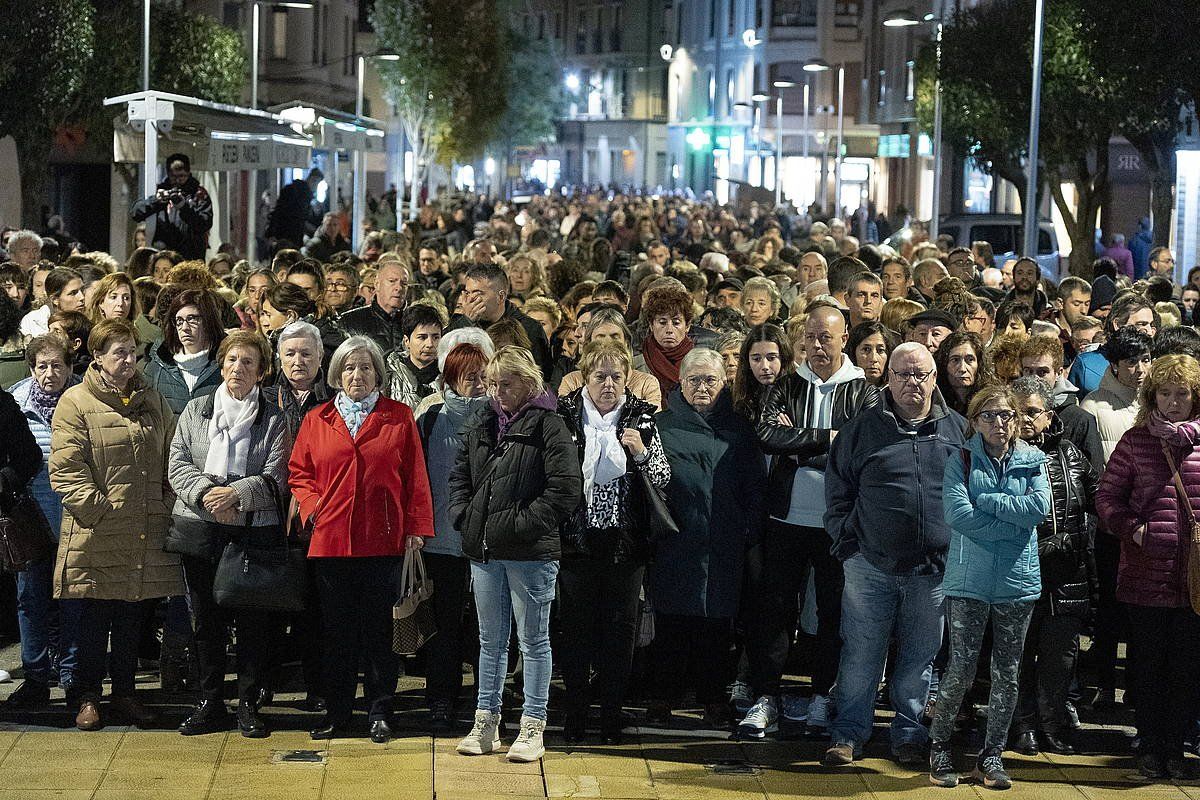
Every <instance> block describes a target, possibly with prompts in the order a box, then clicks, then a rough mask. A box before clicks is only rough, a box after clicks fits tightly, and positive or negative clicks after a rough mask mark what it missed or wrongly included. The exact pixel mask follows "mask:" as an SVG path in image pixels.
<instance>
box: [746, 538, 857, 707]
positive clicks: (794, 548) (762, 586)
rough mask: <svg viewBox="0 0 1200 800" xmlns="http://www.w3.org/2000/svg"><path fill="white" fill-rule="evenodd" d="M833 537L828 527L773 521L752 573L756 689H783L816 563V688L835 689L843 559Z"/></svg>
mask: <svg viewBox="0 0 1200 800" xmlns="http://www.w3.org/2000/svg"><path fill="white" fill-rule="evenodd" d="M831 544H832V542H831V541H830V539H829V534H827V533H826V532H825V531H824V529H822V528H804V527H800V526H798V525H789V524H787V523H786V522H780V521H779V520H774V519H773V520H771V521H770V522H769V523H768V524H767V530H766V533H765V534H764V536H763V541H762V545H761V550H762V553H761V558H760V559H755V560H753V561H752V563H753V564H754V566H753V567H752V571H751V575H750V576H749V586H748V589H749V591H750V596H751V598H752V600H751V602H752V603H753V604H754V608H755V611H754V613H753V614H752V616H751V620H750V631H749V638H748V640H747V643H746V647H747V651H748V653H749V656H750V683H751V685H752V686H753V687H754V693H755V695H764V694H765V695H772V696H774V695H777V694H779V682H780V680H781V679H782V677H783V670H784V667H785V666H786V664H787V658H788V651H789V650H790V649H791V646H792V639H793V637H794V636H795V632H796V621H797V616H798V613H799V605H798V603H799V602H800V600H799V599H798V598H803V596H804V593H805V576H806V575H807V573H808V568H809V566H810V565H811V566H812V568H813V581H814V583H815V587H814V588H815V589H816V600H817V641H816V650H815V651H814V652H813V654H812V665H813V666H812V685H813V693H814V694H823V695H827V694H829V689H830V688H831V687H832V686H833V682H834V681H835V680H837V671H838V662H839V660H840V659H841V654H842V636H841V633H840V628H841V624H842V588H843V587H844V586H845V582H846V581H845V577H844V576H843V575H842V563H841V562H840V561H838V560H837V559H836V558H834V557H833V556H832V555H831V554H830V552H829V548H830V546H831Z"/></svg>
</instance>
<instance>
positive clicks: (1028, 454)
mask: <svg viewBox="0 0 1200 800" xmlns="http://www.w3.org/2000/svg"><path fill="white" fill-rule="evenodd" d="M1058 424H1059V426H1060V427H1061V426H1062V422H1061V420H1060V421H1059V422H1058ZM966 447H967V449H968V450H970V451H971V452H972V453H974V454H975V455H977V456H979V457H980V458H991V456H989V455H988V452H987V450H986V449H985V448H984V446H983V435H982V434H980V433H975V434H973V435H972V436H971V438H970V439H968V440H967V445H966ZM1044 463H1046V454H1045V453H1043V452H1042V451H1041V450H1039V449H1038V448H1036V447H1034V446H1033V445H1031V444H1029V443H1028V442H1023V441H1021V440H1020V439H1017V440H1016V441H1015V442H1013V448H1012V451H1011V452H1010V453H1009V455H1008V466H1009V467H1036V466H1038V465H1040V464H1044Z"/></svg>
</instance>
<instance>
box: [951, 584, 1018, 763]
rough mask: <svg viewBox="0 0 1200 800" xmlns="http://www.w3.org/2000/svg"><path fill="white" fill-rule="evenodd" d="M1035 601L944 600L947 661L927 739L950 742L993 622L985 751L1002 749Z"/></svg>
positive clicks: (963, 598) (1015, 703)
mask: <svg viewBox="0 0 1200 800" xmlns="http://www.w3.org/2000/svg"><path fill="white" fill-rule="evenodd" d="M1034 603H1035V601H1033V600H1027V601H1022V602H1019V603H985V602H984V601H982V600H973V599H971V598H968V597H948V598H946V604H947V605H948V606H949V610H948V613H947V621H948V623H949V625H950V663H949V664H947V666H946V672H945V674H944V675H943V676H942V682H941V684H940V685H939V687H938V699H937V708H936V711H935V712H934V717H933V725H932V726H931V727H930V731H929V733H930V738H932V739H933V741H935V742H948V741H950V736H951V735H952V734H953V733H954V720H955V717H957V716H958V710H959V707H960V706H962V701H963V697H964V696H965V695H966V693H967V690H968V689H970V688H971V684H972V683H973V682H974V681H975V668H976V666H977V665H978V662H979V650H980V648H981V647H982V645H983V634H984V631H985V630H986V629H987V626H988V621H989V620H990V621H991V624H992V689H991V694H990V695H989V696H988V713H987V734H986V736H985V738H984V748H985V749H990V748H993V747H1001V748H1002V747H1004V744H1005V742H1006V740H1007V739H1008V726H1009V723H1010V722H1012V717H1013V712H1014V711H1015V710H1016V707H1017V687H1018V685H1019V679H1020V674H1021V654H1022V652H1023V651H1024V648H1025V632H1026V631H1027V630H1028V629H1029V618H1030V617H1031V616H1032V614H1033V606H1034Z"/></svg>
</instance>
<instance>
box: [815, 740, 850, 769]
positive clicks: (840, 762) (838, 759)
mask: <svg viewBox="0 0 1200 800" xmlns="http://www.w3.org/2000/svg"><path fill="white" fill-rule="evenodd" d="M821 763H822V764H824V765H825V766H827V767H844V766H846V765H847V764H853V763H854V745H852V744H850V743H849V742H834V743H833V744H832V745H830V746H829V749H828V750H826V751H825V757H824V758H822V759H821Z"/></svg>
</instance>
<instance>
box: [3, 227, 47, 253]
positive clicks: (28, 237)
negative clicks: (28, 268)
mask: <svg viewBox="0 0 1200 800" xmlns="http://www.w3.org/2000/svg"><path fill="white" fill-rule="evenodd" d="M22 241H30V242H33V243H34V244H36V245H37V246H38V250H41V249H42V237H41V236H38V235H37V233H35V232H34V231H31V230H29V229H28V228H26V229H23V230H19V231H14V232H13V234H12V235H11V236H9V237H8V249H9V250H12V249H13V247H14V246H15V245H16V244H17V242H22Z"/></svg>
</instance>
